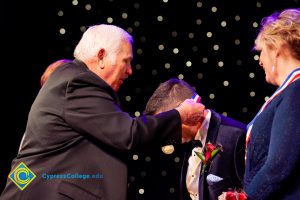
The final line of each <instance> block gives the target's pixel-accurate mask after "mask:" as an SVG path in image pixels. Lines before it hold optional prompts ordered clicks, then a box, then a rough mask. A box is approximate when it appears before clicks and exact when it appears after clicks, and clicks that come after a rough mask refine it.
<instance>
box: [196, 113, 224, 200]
mask: <svg viewBox="0 0 300 200" xmlns="http://www.w3.org/2000/svg"><path fill="white" fill-rule="evenodd" d="M210 111H211V118H210V122H209V127H208V131H207V136H206V141H205V145H206V144H207V143H208V142H210V143H212V144H213V145H215V144H216V141H217V137H218V131H219V127H220V124H221V117H220V115H219V114H218V113H216V112H215V111H213V110H210ZM204 153H205V152H204ZM202 167H203V163H202ZM209 168H210V164H208V165H207V166H206V168H205V169H206V170H205V171H204V173H203V175H200V177H199V200H207V199H210V198H209V193H208V185H207V181H206V177H207V175H208V174H209Z"/></svg>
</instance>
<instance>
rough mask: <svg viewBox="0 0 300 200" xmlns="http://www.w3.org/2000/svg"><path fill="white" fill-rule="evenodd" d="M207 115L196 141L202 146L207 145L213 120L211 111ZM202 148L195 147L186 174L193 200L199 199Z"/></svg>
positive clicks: (187, 185) (188, 189)
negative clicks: (208, 132)
mask: <svg viewBox="0 0 300 200" xmlns="http://www.w3.org/2000/svg"><path fill="white" fill-rule="evenodd" d="M207 111H208V112H207V115H206V116H205V119H204V120H203V122H202V125H201V127H200V128H199V130H198V132H197V134H196V136H195V140H200V141H201V143H202V146H204V145H205V142H206V136H207V131H208V127H209V122H210V118H211V112H210V110H207ZM202 149H203V148H202V147H195V148H194V149H193V150H192V154H191V156H190V157H189V161H188V162H189V165H188V169H187V173H186V188H187V191H188V192H189V194H190V197H191V199H192V200H198V199H199V178H200V171H201V159H200V158H199V157H198V156H197V155H196V153H195V151H196V152H202Z"/></svg>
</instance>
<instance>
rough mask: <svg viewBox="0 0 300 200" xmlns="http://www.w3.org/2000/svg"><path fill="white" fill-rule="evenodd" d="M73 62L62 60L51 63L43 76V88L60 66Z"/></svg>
mask: <svg viewBox="0 0 300 200" xmlns="http://www.w3.org/2000/svg"><path fill="white" fill-rule="evenodd" d="M71 61H72V60H69V59H60V60H57V61H55V62H53V63H51V64H50V65H49V66H48V67H47V68H46V70H45V71H44V73H43V74H42V76H41V81H40V82H41V86H43V85H44V84H45V82H46V80H47V79H48V78H49V76H50V75H51V74H52V72H53V71H54V70H55V69H56V68H57V67H58V66H61V65H62V64H64V63H68V62H71Z"/></svg>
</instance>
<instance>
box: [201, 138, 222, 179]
mask: <svg viewBox="0 0 300 200" xmlns="http://www.w3.org/2000/svg"><path fill="white" fill-rule="evenodd" d="M220 151H223V149H222V145H221V144H217V145H216V146H214V145H213V144H212V143H210V142H208V143H206V145H205V147H204V148H203V151H202V153H201V152H195V153H196V155H197V156H198V157H199V158H200V159H201V161H202V163H203V165H202V168H201V175H202V174H203V173H204V170H205V167H206V166H207V165H208V164H209V163H210V162H211V161H212V159H213V158H214V157H215V156H216V155H217V154H218V153H219V152H220Z"/></svg>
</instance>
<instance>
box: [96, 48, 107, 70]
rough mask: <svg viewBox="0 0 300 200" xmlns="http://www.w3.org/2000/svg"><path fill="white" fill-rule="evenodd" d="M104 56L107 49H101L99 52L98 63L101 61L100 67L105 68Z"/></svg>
mask: <svg viewBox="0 0 300 200" xmlns="http://www.w3.org/2000/svg"><path fill="white" fill-rule="evenodd" d="M104 56H105V50H104V49H100V50H99V52H98V55H97V57H98V63H99V67H100V68H101V69H104Z"/></svg>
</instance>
